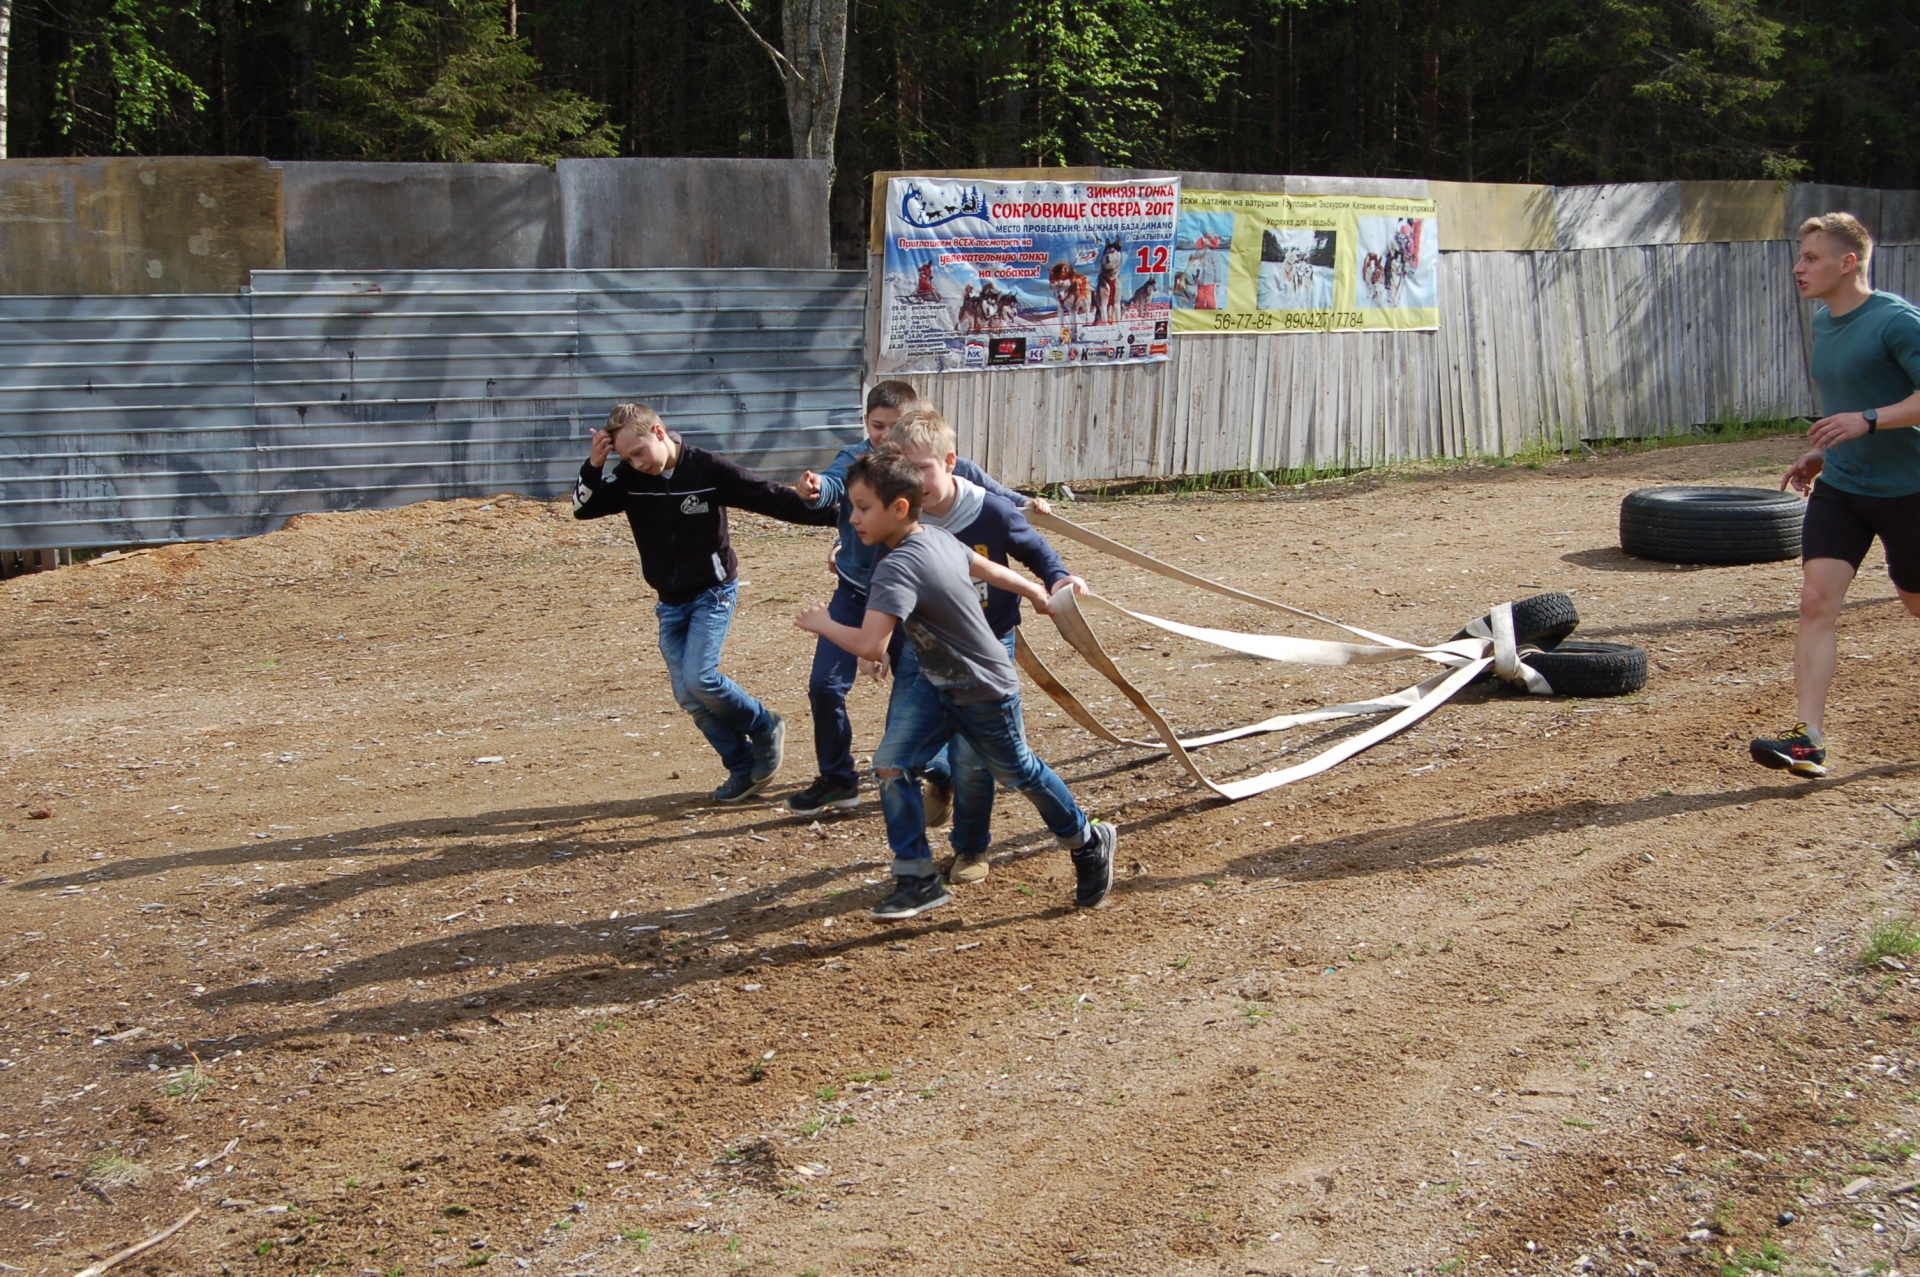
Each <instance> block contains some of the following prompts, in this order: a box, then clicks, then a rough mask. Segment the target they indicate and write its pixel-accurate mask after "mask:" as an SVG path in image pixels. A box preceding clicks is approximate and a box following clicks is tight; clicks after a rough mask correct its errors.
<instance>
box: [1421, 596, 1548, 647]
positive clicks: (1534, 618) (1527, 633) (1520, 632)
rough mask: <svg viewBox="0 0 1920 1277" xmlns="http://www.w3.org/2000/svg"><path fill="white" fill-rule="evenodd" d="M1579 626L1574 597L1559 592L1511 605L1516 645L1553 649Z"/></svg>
mask: <svg viewBox="0 0 1920 1277" xmlns="http://www.w3.org/2000/svg"><path fill="white" fill-rule="evenodd" d="M1481 619H1482V620H1485V619H1486V618H1485V617H1482V618H1481ZM1579 625H1580V610H1579V609H1578V608H1576V607H1575V606H1574V605H1573V596H1572V595H1569V594H1564V593H1562V592H1561V591H1559V590H1549V591H1548V592H1547V593H1545V594H1535V595H1531V596H1529V597H1528V598H1524V599H1516V600H1515V601H1514V604H1513V641H1514V642H1515V643H1531V644H1532V645H1533V646H1535V647H1546V648H1551V647H1555V646H1558V645H1559V644H1560V642H1561V641H1562V640H1564V639H1565V638H1566V637H1567V635H1569V634H1571V633H1573V632H1574V630H1576V629H1577V628H1579ZM1453 637H1454V638H1455V639H1463V638H1469V637H1471V636H1470V635H1469V634H1468V633H1467V632H1466V631H1465V630H1461V631H1460V632H1459V633H1458V634H1456V635H1454V636H1453ZM1452 641H1453V640H1452V639H1449V640H1448V642H1452Z"/></svg>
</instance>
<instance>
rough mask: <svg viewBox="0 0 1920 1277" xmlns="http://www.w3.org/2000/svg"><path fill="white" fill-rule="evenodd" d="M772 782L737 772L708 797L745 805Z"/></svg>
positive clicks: (770, 778) (716, 800) (749, 773)
mask: <svg viewBox="0 0 1920 1277" xmlns="http://www.w3.org/2000/svg"><path fill="white" fill-rule="evenodd" d="M772 780H773V777H771V776H766V777H763V778H761V779H760V780H755V779H754V778H753V773H752V772H735V773H733V775H731V776H729V777H727V783H726V784H724V785H722V786H720V788H718V789H716V790H714V791H713V792H712V793H711V794H708V795H707V797H708V798H710V799H712V800H713V801H714V802H716V803H743V802H745V801H747V799H749V798H751V797H753V796H754V795H755V794H757V793H759V792H760V791H761V790H763V789H765V788H766V787H767V786H768V784H770V783H771V782H772ZM1074 854H1075V855H1078V854H1079V853H1078V852H1076V853H1074Z"/></svg>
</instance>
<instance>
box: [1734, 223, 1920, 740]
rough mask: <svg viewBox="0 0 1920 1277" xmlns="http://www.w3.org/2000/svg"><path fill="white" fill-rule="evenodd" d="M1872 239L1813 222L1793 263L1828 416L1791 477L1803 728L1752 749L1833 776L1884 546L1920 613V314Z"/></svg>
mask: <svg viewBox="0 0 1920 1277" xmlns="http://www.w3.org/2000/svg"><path fill="white" fill-rule="evenodd" d="M1872 258H1873V239H1872V237H1871V236H1869V235H1868V234H1867V228H1866V227H1865V226H1862V225H1861V224H1860V221H1859V219H1858V218H1856V217H1854V216H1853V215H1852V214H1851V213H1827V214H1824V215H1823V216H1820V217H1810V218H1808V219H1807V220H1806V221H1805V222H1804V223H1802V224H1801V227H1800V257H1799V260H1798V261H1796V262H1795V263H1794V266H1793V278H1794V282H1795V283H1796V284H1798V285H1799V288H1800V295H1801V296H1802V297H1810V298H1812V299H1813V300H1815V301H1818V302H1822V303H1824V304H1823V305H1822V306H1821V307H1820V308H1819V309H1817V310H1816V311H1814V314H1813V354H1812V358H1811V360H1810V370H1811V372H1812V374H1813V384H1814V387H1815V389H1817V390H1818V391H1819V393H1820V407H1821V410H1822V411H1824V412H1825V413H1826V414H1827V415H1826V416H1824V417H1822V418H1821V419H1820V420H1818V421H1816V422H1814V423H1813V428H1812V429H1811V430H1809V431H1808V432H1807V438H1808V440H1809V441H1810V442H1812V444H1813V450H1812V451H1811V452H1809V453H1807V454H1806V455H1805V456H1803V457H1801V458H1800V459H1799V460H1798V461H1796V462H1794V463H1793V468H1792V469H1791V470H1788V471H1787V476H1786V478H1784V479H1782V480H1781V481H1780V486H1781V487H1782V488H1785V487H1786V486H1788V485H1789V484H1791V485H1792V486H1793V489H1794V491H1796V492H1802V493H1806V494H1807V514H1806V521H1805V523H1804V524H1803V525H1802V527H1801V532H1800V633H1799V636H1798V638H1797V639H1796V640H1795V642H1794V648H1793V682H1794V693H1795V695H1796V697H1797V698H1798V700H1799V710H1800V721H1799V722H1798V723H1796V724H1795V725H1794V727H1793V730H1792V731H1790V732H1788V733H1786V735H1784V736H1781V737H1779V738H1778V739H1774V740H1756V741H1754V742H1753V743H1752V745H1751V746H1749V750H1750V752H1751V753H1752V755H1753V760H1754V761H1755V762H1757V763H1760V764H1761V765H1762V766H1766V767H1772V768H1776V769H1785V770H1787V771H1790V772H1792V773H1794V774H1795V775H1796V776H1824V775H1826V774H1827V742H1826V734H1825V728H1826V723H1825V721H1824V720H1825V718H1826V706H1827V689H1828V687H1830V686H1831V685H1832V683H1833V669H1834V665H1835V664H1836V663H1837V657H1838V651H1837V643H1836V641H1835V638H1834V626H1835V624H1836V623H1837V622H1838V621H1839V619H1840V605H1841V604H1842V603H1844V602H1846V598H1847V590H1848V588H1849V587H1851V586H1852V585H1853V578H1854V575H1855V574H1856V573H1857V572H1859V570H1860V561H1861V560H1862V559H1864V558H1866V555H1867V550H1868V549H1869V548H1870V547H1871V546H1872V545H1873V539H1874V537H1876V536H1877V537H1879V538H1880V544H1881V546H1882V547H1883V548H1884V549H1885V550H1886V554H1887V575H1888V576H1889V577H1891V578H1892V580H1893V587H1894V589H1895V590H1897V591H1899V594H1900V601H1901V602H1902V603H1904V604H1906V606H1907V611H1908V612H1911V613H1912V614H1913V615H1915V616H1920V429H1916V427H1920V309H1916V308H1915V307H1914V306H1913V305H1912V304H1911V303H1909V302H1908V301H1907V300H1906V299H1905V298H1902V297H1898V296H1895V295H1894V294H1892V293H1883V292H1877V291H1875V290H1874V289H1873V288H1872V286H1871V285H1869V284H1868V283H1867V267H1868V265H1869V263H1870V262H1871V261H1872Z"/></svg>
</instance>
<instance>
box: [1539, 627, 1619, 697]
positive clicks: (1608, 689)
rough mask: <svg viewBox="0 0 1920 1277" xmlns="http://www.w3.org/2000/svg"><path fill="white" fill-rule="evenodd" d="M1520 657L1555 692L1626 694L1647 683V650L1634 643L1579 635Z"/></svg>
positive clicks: (1555, 693)
mask: <svg viewBox="0 0 1920 1277" xmlns="http://www.w3.org/2000/svg"><path fill="white" fill-rule="evenodd" d="M1520 660H1521V661H1522V663H1524V664H1526V665H1529V666H1531V667H1532V668H1533V669H1534V670H1536V671H1538V673H1539V674H1540V676H1541V677H1542V678H1544V679H1546V680H1547V682H1548V683H1549V684H1551V685H1552V687H1553V694H1554V695H1555V696H1583V697H1588V696H1626V695H1628V694H1629V693H1632V692H1637V691H1639V690H1640V689H1641V688H1643V687H1645V686H1646V685H1647V650H1646V649H1645V648H1643V647H1634V646H1633V645H1632V644H1630V643H1596V642H1590V641H1585V640H1580V639H1575V640H1572V641H1570V642H1566V643H1562V644H1561V645H1560V646H1559V647H1557V648H1555V649H1553V650H1552V651H1550V652H1523V653H1521V655H1520Z"/></svg>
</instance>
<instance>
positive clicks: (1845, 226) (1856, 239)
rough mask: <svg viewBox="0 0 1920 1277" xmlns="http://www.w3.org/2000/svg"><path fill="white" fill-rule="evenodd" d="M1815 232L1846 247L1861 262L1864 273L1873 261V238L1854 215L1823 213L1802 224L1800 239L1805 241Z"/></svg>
mask: <svg viewBox="0 0 1920 1277" xmlns="http://www.w3.org/2000/svg"><path fill="white" fill-rule="evenodd" d="M1815 232H1818V233H1820V234H1822V235H1830V236H1832V237H1833V238H1834V239H1836V240H1839V241H1840V242H1841V243H1842V244H1844V245H1846V249H1847V251H1848V252H1849V253H1852V254H1853V255H1854V257H1855V258H1857V259H1858V260H1859V263H1860V267H1859V269H1860V270H1861V271H1862V272H1864V271H1865V270H1866V269H1867V266H1868V264H1869V263H1871V262H1872V261H1873V236H1872V235H1871V234H1869V233H1868V231H1867V228H1866V225H1865V224H1864V223H1863V222H1861V220H1860V219H1859V218H1857V217H1855V216H1854V215H1853V214H1852V213H1822V214H1820V216H1818V217H1809V218H1808V219H1807V220H1806V221H1804V222H1802V223H1800V235H1799V238H1801V239H1805V238H1806V237H1807V236H1809V235H1812V234H1814V233H1815Z"/></svg>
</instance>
